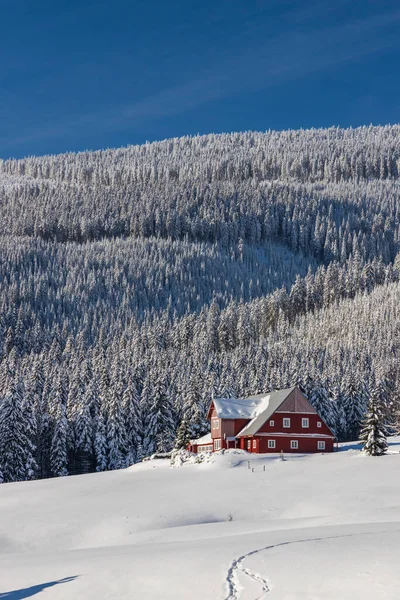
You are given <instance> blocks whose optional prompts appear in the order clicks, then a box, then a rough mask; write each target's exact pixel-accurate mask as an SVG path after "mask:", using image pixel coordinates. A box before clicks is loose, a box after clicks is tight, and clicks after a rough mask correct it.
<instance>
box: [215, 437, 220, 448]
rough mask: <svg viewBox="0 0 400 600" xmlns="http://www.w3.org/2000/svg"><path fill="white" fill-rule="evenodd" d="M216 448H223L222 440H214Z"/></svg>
mask: <svg viewBox="0 0 400 600" xmlns="http://www.w3.org/2000/svg"><path fill="white" fill-rule="evenodd" d="M214 450H221V440H220V439H217V440H214Z"/></svg>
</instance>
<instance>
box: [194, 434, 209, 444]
mask: <svg viewBox="0 0 400 600" xmlns="http://www.w3.org/2000/svg"><path fill="white" fill-rule="evenodd" d="M211 442H212V438H211V433H206V435H203V436H202V437H199V438H197V439H195V440H190V443H191V444H211Z"/></svg>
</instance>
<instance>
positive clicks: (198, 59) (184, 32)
mask: <svg viewBox="0 0 400 600" xmlns="http://www.w3.org/2000/svg"><path fill="white" fill-rule="evenodd" d="M0 9H1V15H2V16H1V19H0V58H1V60H0V157H2V158H7V157H9V156H16V157H19V156H25V155H32V154H47V153H57V152H64V151H70V150H84V149H97V148H105V147H117V146H123V145H127V144H135V143H142V142H144V141H146V140H157V139H164V138H166V137H174V136H181V135H185V134H197V133H209V132H222V131H239V130H248V129H257V130H266V129H286V128H300V127H320V126H329V125H341V126H349V125H353V126H356V125H360V124H369V123H374V124H385V123H397V122H399V121H400V117H399V113H400V77H399V65H400V3H399V2H398V1H395V0H390V1H389V0H319V1H318V0H201V1H198V0H185V1H183V0H169V1H168V2H167V1H166V0H163V1H159V0H146V1H144V0H113V2H110V1H107V2H106V1H103V0H79V1H78V0H56V1H54V0H52V1H49V0H19V2H16V0H0Z"/></svg>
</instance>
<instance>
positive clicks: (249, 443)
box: [247, 440, 251, 450]
mask: <svg viewBox="0 0 400 600" xmlns="http://www.w3.org/2000/svg"><path fill="white" fill-rule="evenodd" d="M250 449H251V440H247V450H250Z"/></svg>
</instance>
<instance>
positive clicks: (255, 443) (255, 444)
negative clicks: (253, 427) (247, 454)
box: [253, 440, 257, 449]
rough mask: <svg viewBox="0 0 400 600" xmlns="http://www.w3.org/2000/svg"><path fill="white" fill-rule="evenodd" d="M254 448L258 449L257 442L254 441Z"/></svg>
mask: <svg viewBox="0 0 400 600" xmlns="http://www.w3.org/2000/svg"><path fill="white" fill-rule="evenodd" d="M253 448H254V449H255V448H257V440H253Z"/></svg>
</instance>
